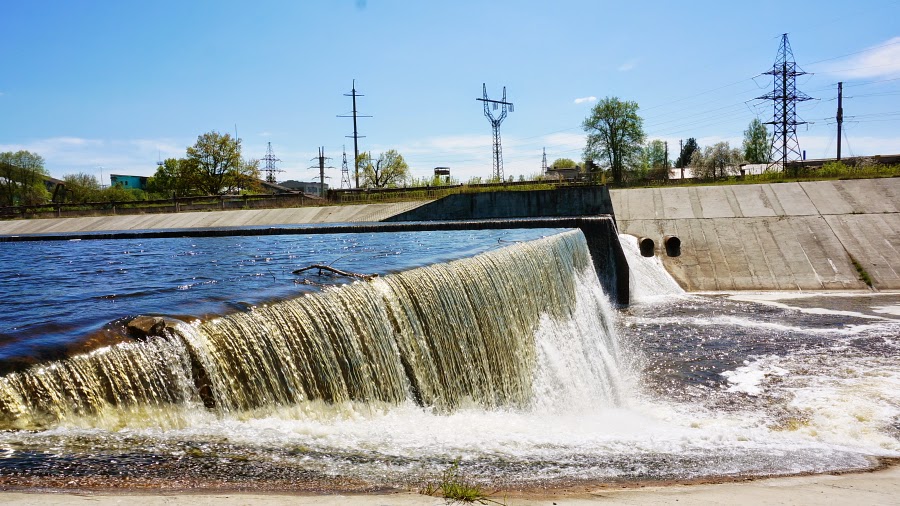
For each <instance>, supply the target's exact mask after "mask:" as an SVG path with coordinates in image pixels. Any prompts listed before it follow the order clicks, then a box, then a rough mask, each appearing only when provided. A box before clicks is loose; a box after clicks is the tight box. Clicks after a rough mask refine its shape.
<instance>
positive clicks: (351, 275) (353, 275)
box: [293, 264, 378, 281]
mask: <svg viewBox="0 0 900 506" xmlns="http://www.w3.org/2000/svg"><path fill="white" fill-rule="evenodd" d="M312 269H318V270H319V274H320V275H321V274H322V271H328V272H331V273H334V274H337V275H339V276H346V277H348V278H357V279H365V280H367V281H368V280H370V279H373V278H377V277H378V274H359V273H356V272H347V271H342V270H340V269H335V268H334V267H331V266H329V265H322V264H312V265H310V266H307V267H304V268H302V269H297V270H295V271H293V274H302V273H304V272H306V271H309V270H312Z"/></svg>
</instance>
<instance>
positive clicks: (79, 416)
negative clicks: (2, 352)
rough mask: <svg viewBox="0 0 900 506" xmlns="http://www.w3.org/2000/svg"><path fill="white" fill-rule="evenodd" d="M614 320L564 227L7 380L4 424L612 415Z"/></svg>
mask: <svg viewBox="0 0 900 506" xmlns="http://www.w3.org/2000/svg"><path fill="white" fill-rule="evenodd" d="M611 315H612V309H611V308H610V306H609V303H608V301H606V297H605V295H604V294H603V293H602V289H601V288H600V285H599V283H598V281H597V274H596V273H595V272H594V270H593V266H592V262H591V258H590V254H589V252H588V249H587V244H586V241H585V238H584V236H583V235H582V233H581V232H579V231H569V232H564V233H561V234H557V235H554V236H551V237H547V238H544V239H539V240H536V241H529V242H524V243H518V244H515V245H511V246H508V247H505V248H502V249H498V250H494V251H491V252H488V253H483V254H481V255H477V256H474V257H472V258H467V259H462V260H457V261H453V262H449V263H444V264H437V265H432V266H428V267H421V268H416V269H412V270H409V271H406V272H401V273H397V274H391V275H388V276H384V277H381V278H377V279H374V280H372V281H366V282H357V283H353V284H350V285H345V286H341V287H334V288H328V289H325V290H323V291H322V292H320V293H315V294H307V295H304V296H301V297H298V298H296V299H291V300H287V301H282V302H277V303H272V304H269V305H265V306H260V307H256V308H253V309H252V310H250V311H247V312H240V313H235V314H230V315H226V316H222V317H217V318H213V319H210V320H208V321H204V322H194V323H191V324H187V323H185V324H179V325H178V326H177V327H176V328H175V330H174V332H172V333H171V334H169V335H167V336H166V337H159V338H151V339H149V340H147V341H143V342H133V343H124V344H119V345H114V346H110V347H106V348H102V349H98V350H96V351H94V352H92V353H89V354H85V355H80V356H76V357H73V358H70V359H67V360H63V361H58V362H53V363H48V364H42V365H38V366H34V367H32V368H31V369H29V370H27V371H23V372H16V373H12V374H9V375H7V376H5V377H2V378H0V429H8V428H19V429H34V428H42V427H48V426H52V425H54V424H59V423H67V422H68V423H87V424H88V425H98V426H104V427H110V426H112V427H119V426H126V425H129V424H132V423H137V422H135V417H139V418H140V420H142V422H141V423H149V424H151V425H152V424H154V423H155V424H158V425H163V426H168V425H172V424H175V425H178V424H185V423H189V422H186V421H185V420H186V417H188V415H187V413H190V412H197V411H208V412H212V413H215V414H217V416H226V415H228V414H229V413H236V412H246V411H248V410H254V409H259V408H263V409H266V408H276V407H279V406H292V405H297V404H302V403H306V402H317V403H321V402H325V403H332V404H340V403H372V404H378V403H386V404H399V403H403V402H415V403H417V404H418V405H421V406H425V407H428V408H430V409H434V410H436V411H437V412H450V411H453V410H454V409H456V408H457V407H459V406H461V405H470V404H472V403H474V404H475V405H477V406H480V407H482V408H484V409H492V408H504V409H536V408H541V409H554V406H557V407H559V406H562V405H565V406H569V407H571V406H570V404H571V402H576V401H573V400H576V399H577V402H579V403H583V404H590V405H592V406H597V405H616V404H618V403H620V402H622V391H623V389H624V386H623V380H622V373H621V372H620V371H619V370H618V369H619V367H620V362H621V360H620V357H619V355H620V351H619V349H618V346H617V344H616V339H615V334H614V329H613V328H612V319H613V318H612V316H611ZM79 420H82V421H83V420H88V421H87V422H79ZM91 420H92V421H91ZM148 420H149V421H148Z"/></svg>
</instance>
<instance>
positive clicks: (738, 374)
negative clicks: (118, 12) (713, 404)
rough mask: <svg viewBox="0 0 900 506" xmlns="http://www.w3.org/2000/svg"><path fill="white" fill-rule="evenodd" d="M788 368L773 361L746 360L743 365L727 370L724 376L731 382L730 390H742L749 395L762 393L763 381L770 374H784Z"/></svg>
mask: <svg viewBox="0 0 900 506" xmlns="http://www.w3.org/2000/svg"><path fill="white" fill-rule="evenodd" d="M787 373H788V371H787V369H783V368H781V367H778V366H776V365H775V364H774V363H772V362H771V361H766V360H756V361H753V362H750V361H744V366H743V367H738V368H737V369H734V370H732V371H725V372H723V373H722V376H723V377H724V378H725V379H726V380H727V381H728V383H730V386H729V387H728V391H729V392H741V393H745V394H748V395H759V394H761V393H762V391H763V388H762V385H761V384H762V382H763V380H764V379H766V377H768V376H784V375H785V374H787Z"/></svg>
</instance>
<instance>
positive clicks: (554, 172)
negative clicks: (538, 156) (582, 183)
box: [544, 165, 582, 181]
mask: <svg viewBox="0 0 900 506" xmlns="http://www.w3.org/2000/svg"><path fill="white" fill-rule="evenodd" d="M544 177H545V178H547V179H550V180H555V181H578V180H580V179H581V177H582V174H581V167H579V166H578V165H576V166H574V167H565V168H563V167H560V168H556V167H548V168H547V173H546V174H545V175H544Z"/></svg>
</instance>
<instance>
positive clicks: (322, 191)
mask: <svg viewBox="0 0 900 506" xmlns="http://www.w3.org/2000/svg"><path fill="white" fill-rule="evenodd" d="M325 160H331V158H326V157H325V146H322V147H321V148H319V156H318V157H316V158H313V159H312V161H314V162H315V161H318V162H319V164H318V165H313V166H312V167H310V169H316V168H318V169H319V196H320V197H322V198H323V199H324V198H325V197H326V192H325V169H333V168H334V167H325Z"/></svg>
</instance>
